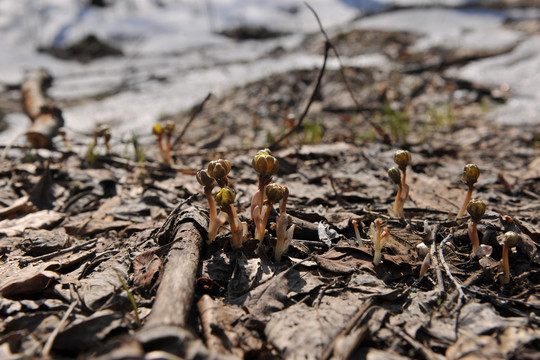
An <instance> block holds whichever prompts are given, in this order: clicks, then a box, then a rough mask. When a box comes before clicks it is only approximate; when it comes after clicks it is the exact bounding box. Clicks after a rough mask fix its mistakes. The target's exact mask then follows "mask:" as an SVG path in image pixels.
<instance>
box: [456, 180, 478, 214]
mask: <svg viewBox="0 0 540 360" xmlns="http://www.w3.org/2000/svg"><path fill="white" fill-rule="evenodd" d="M473 190H474V188H473V187H472V186H469V190H467V195H465V200H464V201H463V205H461V209H460V210H459V212H458V214H457V216H456V219H457V218H460V217H463V216H465V212H466V211H467V204H468V203H469V201H471V198H472V193H473Z"/></svg>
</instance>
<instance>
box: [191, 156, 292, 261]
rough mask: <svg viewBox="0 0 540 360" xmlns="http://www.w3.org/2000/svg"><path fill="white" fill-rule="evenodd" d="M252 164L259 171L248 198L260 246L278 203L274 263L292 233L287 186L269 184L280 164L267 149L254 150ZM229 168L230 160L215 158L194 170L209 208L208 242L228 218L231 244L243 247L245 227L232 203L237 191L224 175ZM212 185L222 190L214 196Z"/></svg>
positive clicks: (236, 247) (288, 242)
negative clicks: (255, 189) (254, 187)
mask: <svg viewBox="0 0 540 360" xmlns="http://www.w3.org/2000/svg"><path fill="white" fill-rule="evenodd" d="M252 167H253V169H254V170H255V171H256V172H257V173H258V174H259V179H258V189H257V191H256V192H255V194H254V195H253V198H252V199H251V208H250V210H251V216H252V219H253V222H254V223H255V239H257V241H258V244H259V247H260V246H261V245H262V242H263V239H264V235H265V233H266V226H267V224H268V219H269V217H270V213H271V211H272V207H273V205H274V204H279V216H278V217H277V219H276V237H277V241H276V248H275V254H274V255H275V256H274V258H275V260H276V262H279V261H281V257H282V255H283V254H284V253H285V252H286V251H287V248H288V247H289V245H290V243H291V241H292V237H293V233H294V225H292V226H290V227H289V223H290V219H289V216H288V215H287V211H286V208H287V199H288V197H289V189H288V188H287V187H286V186H280V185H278V184H274V183H272V176H273V175H274V174H276V173H277V171H278V169H279V163H278V160H277V159H276V158H275V157H274V156H272V154H271V153H270V150H268V149H264V150H260V151H259V152H257V154H256V155H255V156H254V158H253V161H252ZM230 171H231V164H230V162H229V161H227V160H221V159H220V160H215V161H212V162H210V163H209V164H208V168H207V169H205V170H199V171H198V172H197V181H198V182H199V183H200V184H201V185H202V186H203V188H204V194H205V196H206V198H207V200H208V206H209V209H210V221H209V225H208V241H207V242H208V243H211V242H213V241H214V240H215V238H216V235H217V233H218V230H219V228H220V226H221V225H223V224H224V222H225V221H228V222H229V224H230V226H231V238H232V240H231V244H232V247H233V248H234V249H238V248H240V247H241V246H242V243H243V238H244V236H245V235H247V226H246V223H243V222H240V219H239V218H238V215H237V212H236V210H235V208H234V206H233V204H234V201H235V198H236V194H235V192H234V190H233V189H231V188H230V187H229V179H228V177H227V175H228V174H229V172H230ZM215 185H218V186H219V187H220V188H221V190H220V191H219V192H218V193H217V195H216V196H215V198H214V197H213V196H212V190H213V188H214V186H215ZM217 205H219V206H220V208H221V212H220V214H218V213H217Z"/></svg>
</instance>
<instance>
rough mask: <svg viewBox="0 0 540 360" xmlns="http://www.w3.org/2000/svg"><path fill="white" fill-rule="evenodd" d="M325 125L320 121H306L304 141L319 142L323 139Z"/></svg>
mask: <svg viewBox="0 0 540 360" xmlns="http://www.w3.org/2000/svg"><path fill="white" fill-rule="evenodd" d="M325 131H326V130H325V128H324V125H323V124H321V123H320V122H306V123H304V126H303V138H304V139H303V143H304V144H318V143H320V142H321V141H322V139H323V137H324V133H325Z"/></svg>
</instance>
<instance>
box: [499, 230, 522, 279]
mask: <svg viewBox="0 0 540 360" xmlns="http://www.w3.org/2000/svg"><path fill="white" fill-rule="evenodd" d="M518 239H519V236H518V234H516V233H515V232H513V231H508V232H506V233H505V234H504V237H503V252H502V259H501V270H502V272H503V273H502V275H501V276H500V277H499V281H500V282H501V284H503V285H506V284H508V283H509V282H510V263H509V261H508V252H509V250H510V249H511V248H513V247H514V246H516V245H517V242H518Z"/></svg>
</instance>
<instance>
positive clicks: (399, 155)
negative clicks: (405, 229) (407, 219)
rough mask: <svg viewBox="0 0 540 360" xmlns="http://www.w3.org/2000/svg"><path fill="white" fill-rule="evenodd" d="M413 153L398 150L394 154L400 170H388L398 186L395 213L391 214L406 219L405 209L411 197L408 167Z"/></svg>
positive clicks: (389, 175)
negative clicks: (408, 183)
mask: <svg viewBox="0 0 540 360" xmlns="http://www.w3.org/2000/svg"><path fill="white" fill-rule="evenodd" d="M411 160H412V156H411V153H410V152H409V151H407V150H396V151H395V152H394V162H395V163H396V164H397V165H398V168H399V169H398V168H395V167H393V168H390V169H388V177H389V178H390V179H391V180H392V181H393V182H394V183H395V184H397V186H398V192H397V195H396V200H395V201H394V208H393V211H390V213H391V214H392V212H393V214H392V215H394V216H398V217H404V216H405V214H404V212H403V207H404V205H405V201H406V200H407V197H408V196H409V185H407V183H406V181H407V165H408V164H409V163H410V162H411Z"/></svg>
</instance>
